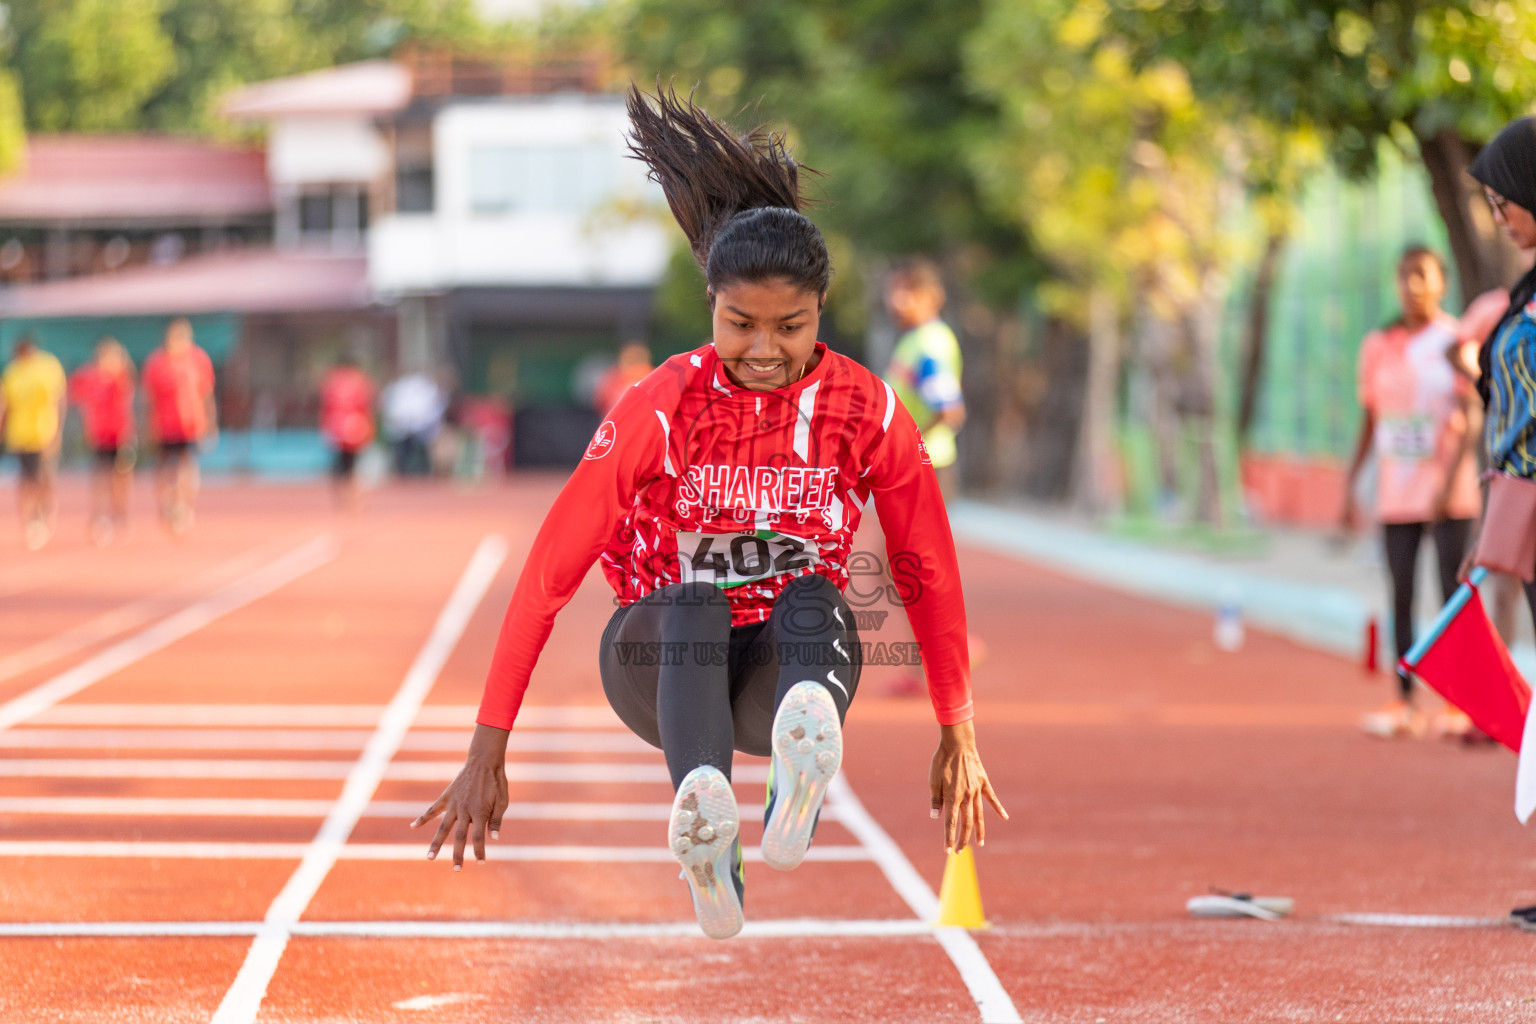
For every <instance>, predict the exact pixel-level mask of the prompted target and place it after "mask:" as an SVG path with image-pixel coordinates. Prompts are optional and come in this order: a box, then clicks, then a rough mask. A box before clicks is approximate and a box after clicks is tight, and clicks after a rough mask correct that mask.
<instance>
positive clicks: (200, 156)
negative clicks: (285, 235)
mask: <svg viewBox="0 0 1536 1024" xmlns="http://www.w3.org/2000/svg"><path fill="white" fill-rule="evenodd" d="M271 210H272V189H271V186H270V185H269V184H268V182H267V160H266V154H265V153H264V152H263V151H262V150H259V149H232V148H228V147H224V146H217V145H213V144H210V143H207V142H198V141H194V140H191V139H179V138H169V137H156V136H145V135H34V136H31V137H30V138H28V140H27V155H26V161H25V163H24V165H23V166H22V168H21V169H20V170H19V171H18V172H17V173H15V174H12V175H9V176H7V177H5V178H0V221H10V222H16V221H32V222H35V221H70V222H74V223H79V222H82V221H111V222H122V221H166V220H193V221H197V220H210V219H214V220H217V219H222V218H230V217H251V216H259V215H261V214H265V213H270V212H271Z"/></svg>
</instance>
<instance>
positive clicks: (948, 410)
mask: <svg viewBox="0 0 1536 1024" xmlns="http://www.w3.org/2000/svg"><path fill="white" fill-rule="evenodd" d="M944 301H945V294H944V280H943V278H942V277H941V276H940V274H939V269H938V267H936V266H934V264H933V263H932V262H931V261H929V260H923V259H914V260H908V261H906V262H904V263H901V264H899V265H898V266H897V267H896V268H895V269H894V270H892V271H891V273H890V275H889V276H888V277H887V278H886V283H885V304H886V308H887V309H888V310H889V311H890V313H891V317H892V318H893V319H894V320H895V321H896V326H897V328H898V329H899V330H900V331H901V332H902V335H901V338H900V340H898V341H897V342H896V351H895V353H894V354H892V356H891V362H890V365H889V366H888V367H887V368H886V371H885V381H886V383H887V384H889V385H890V386H891V390H892V391H894V392H895V393H896V397H897V398H898V399H900V400H901V404H902V405H904V406H906V409H907V412H909V413H911V414H912V419H913V420H915V421H916V422H917V427H918V430H919V431H920V432H921V433H922V435H923V445H924V447H926V448H927V449H928V457H929V458H930V459H931V460H932V461H933V470H934V473H935V474H936V475H937V476H938V478H939V488H940V489H941V490H942V491H943V493H944V498H945V500H946V501H948V500H951V499H953V497H954V495H955V492H956V490H957V489H958V484H959V474H958V470H957V469H956V466H955V458H956V455H957V452H956V449H955V432H956V431H958V430H959V429H960V426H961V424H963V423H964V422H965V401H964V399H963V398H962V397H961V394H960V343H959V342H958V341H956V340H955V332H954V331H952V330H950V328H949V325H948V324H946V323H945V322H944V321H943V320H940V319H939V313H940V312H941V311H942V310H943V309H944Z"/></svg>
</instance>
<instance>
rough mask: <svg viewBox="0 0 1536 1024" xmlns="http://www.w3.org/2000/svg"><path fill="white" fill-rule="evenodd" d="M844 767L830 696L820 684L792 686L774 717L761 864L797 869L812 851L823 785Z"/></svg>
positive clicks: (840, 735)
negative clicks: (812, 834)
mask: <svg viewBox="0 0 1536 1024" xmlns="http://www.w3.org/2000/svg"><path fill="white" fill-rule="evenodd" d="M842 763H843V727H842V724H841V723H840V722H838V719H837V705H836V704H834V703H833V702H832V695H831V694H829V693H828V692H827V688H826V687H824V686H822V685H821V684H820V683H818V682H814V681H810V680H807V681H806V682H802V683H796V684H795V685H794V686H792V687H790V690H789V692H788V693H786V694H785V695H784V701H783V703H781V704H780V705H779V710H778V713H777V714H775V715H774V716H773V769H772V774H771V775H770V776H769V786H770V793H769V801H770V802H769V809H768V823H767V825H766V826H765V827H764V829H763V860H764V861H766V862H767V863H768V864H769V865H770V866H772V867H776V868H778V869H779V870H780V871H788V870H789V869H790V868H794V867H798V866H799V865H800V862H801V861H802V860H804V859H805V852H806V850H808V849H810V846H811V832H812V831H813V830H814V829H815V827H816V815H817V814H818V813H819V812H820V811H821V802H822V801H823V800H824V799H826V796H827V785H828V784H829V783H830V782H831V781H832V777H833V776H834V775H836V774H837V769H838V768H839V767H840V766H841V765H842Z"/></svg>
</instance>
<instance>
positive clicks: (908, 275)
mask: <svg viewBox="0 0 1536 1024" xmlns="http://www.w3.org/2000/svg"><path fill="white" fill-rule="evenodd" d="M890 280H892V281H899V282H900V283H902V284H904V285H906V286H907V287H909V288H936V289H939V290H942V289H943V288H944V274H943V272H942V271H940V270H939V265H938V264H937V263H935V262H933V260H931V259H929V258H928V257H926V256H908V257H905V258H904V259H901V260H898V261H897V262H896V265H895V266H893V267H891V272H890Z"/></svg>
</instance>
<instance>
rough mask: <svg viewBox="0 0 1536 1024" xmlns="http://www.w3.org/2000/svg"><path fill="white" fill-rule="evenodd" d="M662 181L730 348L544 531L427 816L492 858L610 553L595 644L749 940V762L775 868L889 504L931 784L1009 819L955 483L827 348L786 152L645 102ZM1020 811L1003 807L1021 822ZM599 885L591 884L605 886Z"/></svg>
mask: <svg viewBox="0 0 1536 1024" xmlns="http://www.w3.org/2000/svg"><path fill="white" fill-rule="evenodd" d="M629 112H630V122H631V131H632V139H631V144H630V145H631V150H632V152H634V154H635V155H636V156H638V157H639V158H640V159H642V160H644V161H645V162H646V163H647V164H648V165H649V166H650V168H651V174H652V176H653V177H654V178H655V179H656V180H657V181H658V182H660V184H661V186H662V189H663V191H664V192H665V193H666V196H667V200H668V202H669V204H670V205H671V207H672V212H673V214H674V215H675V216H676V217H677V220H678V223H679V224H680V225H681V227H682V228H683V230H684V233H685V234H686V235H687V236H688V239H689V242H690V243H691V245H692V247H693V253H694V256H695V258H696V259H697V260H698V262H699V264H700V266H701V267H703V268H704V272H705V278H706V280H707V281H708V282H709V292H708V296H709V303H710V307H711V311H712V315H713V325H712V334H713V344H711V345H706V346H704V347H702V348H699V349H695V350H694V351H692V352H687V353H683V354H681V355H677V356H673V357H672V358H671V359H669V360H667V361H666V363H665V364H663V365H662V366H661V367H660V368H658V369H657V370H655V371H654V372H653V373H651V374H650V375H649V376H647V377H646V378H645V380H643V381H642V382H641V383H640V384H639V385H637V386H635V387H631V388H629V389H628V390H627V391H625V392H624V395H623V397H622V398H620V399H619V402H618V405H617V406H615V407H614V408H613V409H612V411H611V412H610V413H609V415H608V417H607V419H605V420H604V422H603V424H602V425H601V426H600V427H599V428H598V431H597V433H596V434H595V435H594V436H593V438H592V441H591V443H590V445H589V446H588V448H587V452H586V454H585V456H584V457H583V459H582V460H581V462H580V464H579V465H578V466H577V468H576V470H575V472H574V473H573V474H572V476H571V479H570V481H569V482H568V483H567V484H566V486H565V488H564V489H563V490H562V491H561V493H560V496H559V497H558V498H557V499H556V500H555V504H554V507H553V508H551V509H550V511H549V514H548V515H547V517H546V518H545V521H544V525H543V527H542V529H541V530H540V531H539V534H538V536H537V537H536V538H535V539H534V541H533V546H532V550H531V553H530V554H529V557H528V561H527V562H526V563H525V565H524V567H523V572H522V576H521V578H520V579H519V581H518V585H517V589H516V591H515V593H514V594H513V597H512V603H511V605H510V607H509V608H508V609H507V614H506V618H505V621H504V622H503V624H502V631H501V636H500V638H499V640H498V641H497V645H496V653H495V655H494V657H493V660H492V664H491V669H490V673H489V676H488V678H487V680H486V686H485V695H484V698H483V700H482V703H481V706H480V714H479V716H478V719H477V722H478V725H477V728H476V731H475V735H474V738H473V740H472V741H471V744H470V749H469V754H468V756H467V758H466V762H465V765H464V769H463V770H462V771H461V772H460V773H459V776H458V778H457V779H455V780H454V781H453V782H452V783H451V784H450V785H449V787H448V788H447V790H445V791H444V793H443V795H442V796H440V797H439V798H438V799H437V800H436V801H435V802H434V803H433V804H432V806H431V807H429V808H428V809H427V810H426V811H425V812H424V813H423V814H422V815H421V816H420V817H419V818H417V819H416V821H415V823H414V824H416V825H421V824H423V823H425V822H427V821H429V820H431V819H432V818H434V817H436V816H437V815H439V814H441V815H442V822H441V824H440V826H439V827H438V830H437V834H436V836H435V837H434V838H433V840H432V843H431V845H430V847H429V851H428V856H429V857H435V856H436V855H437V852H438V850H439V849H440V848H441V846H442V844H443V843H444V842H445V841H446V840H447V839H448V837H449V836H450V835H452V837H453V841H454V848H453V861H454V866H455V867H456V868H457V867H458V866H459V865H460V864H461V863H462V861H463V854H464V846H465V844H466V842H471V843H472V844H473V848H474V852H475V856H476V857H477V858H483V856H484V846H485V833H486V831H487V830H489V831H490V833H491V837H492V838H496V836H497V833H498V830H499V829H500V827H501V816H502V813H503V812H504V811H505V809H506V807H507V802H508V794H507V784H506V773H505V765H504V762H505V757H506V747H507V738H508V735H509V732H510V730H511V729H512V726H513V722H514V720H515V719H516V717H517V711H518V708H519V706H520V705H521V703H522V699H523V695H524V693H525V691H526V690H527V687H528V683H529V678H530V676H531V674H532V672H533V668H534V664H535V662H536V661H537V659H538V656H539V652H540V650H541V649H542V647H543V646H544V643H545V642H546V640H547V639H548V637H549V633H550V628H551V626H552V624H553V622H554V617H555V614H556V613H557V612H558V611H559V609H560V608H562V607H563V606H564V605H565V604H566V602H567V601H569V600H570V598H571V595H572V594H573V593H574V592H575V590H576V588H577V587H578V586H579V585H580V583H581V581H582V579H583V577H584V576H585V575H586V573H587V570H588V569H589V568H590V567H591V565H592V563H593V562H595V561H596V562H600V563H601V564H602V567H603V572H604V575H605V576H606V577H607V578H608V582H609V583H610V585H611V586H612V587H613V588H614V591H615V592H616V594H617V595H618V599H619V604H620V607H619V609H618V610H617V611H615V612H614V614H613V617H612V618H611V619H610V620H609V622H608V626H607V629H606V630H604V632H603V637H602V640H601V642H600V644H599V649H598V663H599V667H600V671H601V675H602V680H603V689H604V691H605V692H606V693H607V695H608V700H609V702H610V703H611V704H612V705H613V708H614V710H615V711H616V712H617V713H618V715H619V718H620V719H621V720H622V721H623V722H624V723H625V724H626V725H627V726H629V728H630V729H631V730H632V731H633V732H634V733H635V734H636V735H638V736H640V737H641V738H643V739H645V740H646V741H647V742H649V743H650V744H651V745H652V746H655V747H659V748H660V749H661V750H662V752H663V754H664V755H665V757H666V762H667V768H668V771H669V772H670V774H671V776H672V784H673V787H674V789H675V790H676V797H675V799H674V801H673V805H672V813H671V816H670V818H669V820H668V824H667V843H668V845H669V847H670V848H671V851H672V853H673V855H674V856H675V857H676V858H677V860H678V862H679V864H680V865H681V866H682V869H683V870H682V877H683V878H684V880H685V881H686V882H687V884H688V887H689V892H690V894H691V896H692V898H693V904H694V912H695V915H696V917H697V918H698V922H699V925H700V927H701V928H702V929H703V931H704V932H705V934H707V935H709V936H711V937H713V938H722V939H723V938H728V937H730V936H731V935H734V934H736V933H737V932H738V931H739V930H740V929H741V926H742V922H743V911H742V898H743V895H744V891H745V876H744V874H743V870H742V867H743V865H742V859H741V844H740V813H739V810H738V808H737V806H736V798H735V794H734V792H733V790H732V788H731V784H730V771H731V760H732V751H733V750H741V751H743V752H745V753H750V754H756V755H760V756H770V757H771V758H772V768H771V770H770V777H769V785H768V792H769V796H768V807H767V811H766V814H765V827H764V832H763V845H762V849H763V859H764V860H765V862H766V863H768V864H769V865H770V866H772V867H776V868H779V869H782V870H788V869H790V868H793V867H795V866H797V865H798V864H799V863H800V862H801V860H802V859H803V858H804V857H805V854H806V851H807V848H808V847H809V845H810V842H811V837H812V834H813V832H814V829H815V825H816V820H817V816H818V815H819V813H820V809H821V802H822V799H823V797H824V796H825V795H826V790H827V786H828V784H829V783H830V782H831V780H832V778H833V776H834V775H835V774H836V772H837V770H838V767H839V765H840V764H841V761H842V749H843V735H842V720H843V718H844V717H845V716H846V714H847V712H848V705H849V703H850V702H851V701H852V699H853V697H854V694H855V692H856V689H857V686H858V680H859V673H860V669H861V667H862V663H863V655H862V648H861V647H860V644H859V634H858V629H857V627H856V624H855V619H854V616H853V613H852V610H851V609H850V608H849V606H848V604H847V602H846V601H845V600H844V598H843V590H844V589H845V588H846V587H847V586H848V584H849V581H850V579H849V571H848V556H849V553H850V548H851V545H852V540H853V534H854V530H855V529H856V528H857V526H858V522H859V517H860V515H861V513H862V511H863V509H864V507H865V506H866V505H867V504H868V502H870V501H871V500H873V501H874V502H875V504H876V506H877V507H878V509H879V512H880V516H881V521H882V525H883V526H884V528H885V534H886V539H887V543H888V550H889V553H890V556H891V560H892V562H893V564H894V565H895V566H896V574H897V576H898V578H899V579H900V580H902V581H903V582H905V583H906V584H907V590H906V593H907V595H908V600H907V604H906V610H907V615H908V617H909V618H910V620H911V622H912V629H913V632H914V633H915V634H916V636H917V638H918V640H919V641H920V642H921V643H922V645H923V659H924V663H925V665H926V667H927V670H928V684H929V692H930V696H931V698H932V702H933V708H934V713H935V717H936V718H937V719H938V722H939V726H940V728H939V733H940V739H939V746H938V750H937V752H936V753H935V754H934V756H933V760H932V762H931V766H930V774H929V796H930V800H931V806H932V808H933V815H934V817H939V816H940V815H941V813H942V814H943V815H944V818H945V822H944V837H945V843H946V845H948V846H950V847H952V848H962V849H963V848H964V847H965V845H966V844H967V843H968V842H970V841H971V840H972V839H976V840H977V841H983V840H984V839H985V830H984V825H983V804H984V803H987V802H990V803H991V804H992V806H993V807H994V808H995V809H996V810H997V811H998V812H999V813H1003V810H1002V805H1001V803H1000V802H999V801H998V799H997V797H996V795H995V794H994V793H993V792H992V788H991V784H990V783H989V782H988V781H987V776H986V771H985V769H984V768H983V767H982V763H981V757H980V755H979V754H978V753H977V750H976V737H975V731H974V728H973V725H972V718H973V708H972V705H971V694H970V668H969V664H968V662H967V658H966V652H965V607H964V602H963V599H962V596H961V590H960V574H959V566H958V563H957V561H956V557H955V546H954V541H953V539H952V537H951V535H950V529H949V520H948V516H947V515H946V513H945V509H944V501H943V497H942V495H941V494H940V491H939V486H938V481H937V480H936V479H935V478H934V474H933V469H932V466H931V464H930V463H929V461H928V459H927V457H926V455H925V454H924V450H923V447H922V444H921V441H920V438H919V436H918V432H917V427H916V425H915V424H914V423H913V422H912V418H911V416H909V415H908V414H907V412H906V410H905V409H903V408H902V407H901V404H900V402H898V401H897V400H896V398H895V395H894V394H892V392H891V389H890V387H888V386H887V385H885V384H884V383H882V382H881V381H880V379H879V378H878V377H876V376H875V375H874V374H872V373H870V372H869V371H868V370H866V369H865V368H863V367H862V366H860V365H858V364H857V363H855V362H853V361H852V360H850V359H848V358H846V357H844V356H841V355H838V354H837V353H835V352H832V351H830V350H829V349H828V348H827V347H826V346H825V345H824V344H822V343H821V342H819V341H817V340H816V335H817V328H818V326H819V323H820V314H821V308H822V304H823V302H824V301H825V299H826V292H827V286H828V283H829V281H830V279H831V272H832V271H831V262H830V260H829V258H828V255H827V248H826V243H825V241H824V240H823V239H822V236H821V233H820V232H819V231H818V230H817V229H816V227H815V225H813V224H812V223H811V221H810V220H808V219H807V218H806V217H805V216H804V215H803V214H801V213H800V212H799V207H800V205H801V203H802V199H801V196H800V189H799V181H798V168H797V165H796V164H795V163H794V162H793V161H792V160H791V159H790V158H789V155H788V153H787V152H786V151H785V149H784V144H783V140H782V139H781V138H779V137H776V136H769V135H768V134H767V133H765V132H754V133H752V134H749V135H746V136H743V135H741V134H740V133H738V132H736V131H734V130H732V129H730V128H727V127H726V126H724V125H721V124H718V123H717V122H715V121H714V120H713V119H711V118H710V117H709V115H708V114H706V113H704V112H703V111H702V110H700V109H698V108H697V107H695V106H694V105H693V104H692V103H691V102H688V101H682V100H679V99H678V98H677V97H676V96H675V95H672V94H670V93H665V92H664V93H663V94H662V95H661V97H660V99H659V100H658V101H657V103H656V105H654V106H653V105H652V103H651V102H649V101H648V100H647V99H646V98H645V97H643V96H642V95H641V94H640V92H639V91H638V90H634V89H631V91H630V95H629ZM1005 816H1006V815H1005ZM600 891H601V883H600V882H596V881H594V892H600Z"/></svg>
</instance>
